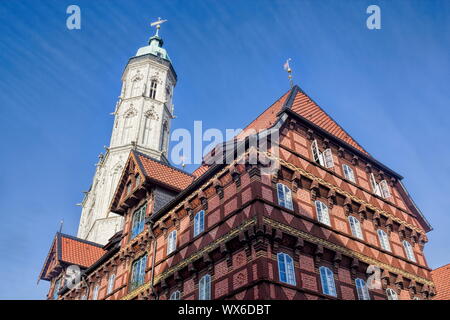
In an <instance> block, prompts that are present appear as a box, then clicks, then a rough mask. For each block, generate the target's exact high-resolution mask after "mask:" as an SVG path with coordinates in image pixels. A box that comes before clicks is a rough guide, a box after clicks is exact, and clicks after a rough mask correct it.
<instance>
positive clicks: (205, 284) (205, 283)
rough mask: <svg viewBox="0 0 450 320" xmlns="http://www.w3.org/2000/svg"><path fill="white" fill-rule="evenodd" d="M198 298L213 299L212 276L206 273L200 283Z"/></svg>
mask: <svg viewBox="0 0 450 320" xmlns="http://www.w3.org/2000/svg"><path fill="white" fill-rule="evenodd" d="M198 299H199V300H211V276H210V275H209V274H207V275H204V276H203V277H202V278H201V279H200V282H199V284H198Z"/></svg>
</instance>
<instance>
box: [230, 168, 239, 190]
mask: <svg viewBox="0 0 450 320" xmlns="http://www.w3.org/2000/svg"><path fill="white" fill-rule="evenodd" d="M230 175H231V177H232V179H233V181H234V183H236V186H237V187H239V186H240V185H241V173H240V172H239V170H238V169H237V166H236V165H235V164H233V165H231V166H230Z"/></svg>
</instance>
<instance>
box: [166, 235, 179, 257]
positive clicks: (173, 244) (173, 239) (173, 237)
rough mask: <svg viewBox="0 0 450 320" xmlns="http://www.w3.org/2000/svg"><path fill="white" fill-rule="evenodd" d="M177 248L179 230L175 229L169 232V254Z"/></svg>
mask: <svg viewBox="0 0 450 320" xmlns="http://www.w3.org/2000/svg"><path fill="white" fill-rule="evenodd" d="M176 249H177V230H173V231H172V232H170V233H169V239H168V241H167V254H170V253H172V252H174V251H175V250H176Z"/></svg>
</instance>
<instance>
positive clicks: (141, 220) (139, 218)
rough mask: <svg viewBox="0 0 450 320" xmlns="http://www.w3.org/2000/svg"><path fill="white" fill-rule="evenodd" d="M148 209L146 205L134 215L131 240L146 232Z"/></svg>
mask: <svg viewBox="0 0 450 320" xmlns="http://www.w3.org/2000/svg"><path fill="white" fill-rule="evenodd" d="M146 208H147V206H146V205H144V206H142V207H141V208H139V209H138V210H136V212H135V213H134V214H133V221H132V223H131V239H134V238H135V237H136V236H137V235H138V234H140V233H141V232H142V231H144V226H145V211H146Z"/></svg>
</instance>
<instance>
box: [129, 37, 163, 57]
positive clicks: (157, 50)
mask: <svg viewBox="0 0 450 320" xmlns="http://www.w3.org/2000/svg"><path fill="white" fill-rule="evenodd" d="M163 44H164V41H163V39H162V38H160V37H159V36H158V35H154V36H153V37H151V38H150V39H149V40H148V46H145V47H142V48H139V50H138V51H137V53H136V57H138V56H143V55H145V54H149V53H150V54H152V55H154V56H157V57H161V58H163V59H166V60H168V61H170V58H169V55H168V54H167V51H166V49H164V48H163V47H162V46H163Z"/></svg>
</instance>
